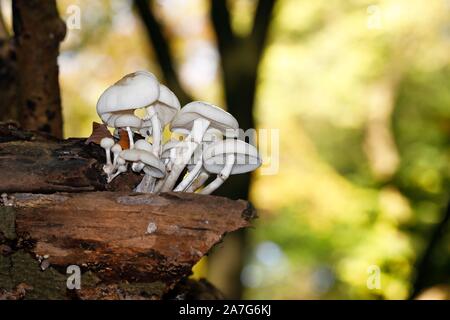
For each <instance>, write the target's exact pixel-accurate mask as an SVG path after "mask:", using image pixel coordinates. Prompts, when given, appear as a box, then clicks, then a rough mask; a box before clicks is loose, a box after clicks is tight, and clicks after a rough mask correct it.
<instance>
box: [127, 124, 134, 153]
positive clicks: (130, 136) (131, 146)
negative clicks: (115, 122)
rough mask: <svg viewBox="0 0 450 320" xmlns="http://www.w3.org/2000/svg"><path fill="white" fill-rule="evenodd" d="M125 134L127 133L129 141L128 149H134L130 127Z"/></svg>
mask: <svg viewBox="0 0 450 320" xmlns="http://www.w3.org/2000/svg"><path fill="white" fill-rule="evenodd" d="M127 133H128V139H129V140H130V149H133V148H134V139H133V132H132V131H131V128H130V127H127Z"/></svg>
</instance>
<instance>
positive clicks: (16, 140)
mask: <svg viewBox="0 0 450 320" xmlns="http://www.w3.org/2000/svg"><path fill="white" fill-rule="evenodd" d="M105 162H106V159H105V151H104V150H103V149H102V148H101V147H100V146H98V145H96V144H92V143H91V144H88V145H86V144H85V139H68V140H58V139H55V138H52V137H49V136H45V135H44V134H41V133H36V132H29V131H23V130H21V129H19V128H17V127H16V126H15V125H14V124H1V123H0V176H1V177H2V179H1V183H0V192H37V193H52V192H58V191H59V192H82V191H95V190H110V191H119V190H122V191H131V190H132V189H133V188H134V186H135V185H137V184H138V183H139V181H140V179H142V177H141V176H140V175H138V174H135V173H132V172H128V173H126V174H122V175H120V176H119V177H117V178H116V179H114V181H113V182H112V183H111V184H106V176H105V175H104V174H103V171H102V168H103V165H104V164H105Z"/></svg>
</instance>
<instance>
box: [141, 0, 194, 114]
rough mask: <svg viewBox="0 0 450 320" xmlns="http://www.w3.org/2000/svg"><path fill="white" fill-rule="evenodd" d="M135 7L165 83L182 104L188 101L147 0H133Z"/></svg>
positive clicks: (189, 98) (164, 39)
mask: <svg viewBox="0 0 450 320" xmlns="http://www.w3.org/2000/svg"><path fill="white" fill-rule="evenodd" d="M134 4H135V7H136V9H137V12H138V14H139V16H140V17H141V19H142V22H143V23H144V26H145V29H146V31H147V35H148V38H149V41H150V42H151V43H152V44H153V49H154V50H155V53H156V57H157V59H158V62H159V66H160V68H161V71H162V73H163V76H164V80H165V81H166V83H167V85H168V86H169V87H170V88H171V90H173V91H174V93H175V94H176V95H177V97H178V99H180V102H181V104H182V105H184V104H186V103H187V102H189V101H190V100H192V99H191V97H190V96H189V95H188V94H187V93H186V92H185V91H184V89H183V88H182V86H181V84H180V82H179V79H178V75H177V73H176V71H175V67H174V63H173V60H172V55H171V53H170V49H169V45H168V41H167V39H166V38H165V37H164V34H163V32H162V27H161V25H160V24H159V22H158V21H157V20H156V17H155V16H154V14H153V12H152V10H151V8H150V4H151V3H150V1H149V0H134Z"/></svg>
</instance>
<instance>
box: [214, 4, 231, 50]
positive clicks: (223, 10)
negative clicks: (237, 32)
mask: <svg viewBox="0 0 450 320" xmlns="http://www.w3.org/2000/svg"><path fill="white" fill-rule="evenodd" d="M210 5H211V20H212V23H213V27H214V30H215V32H216V37H217V45H218V48H219V53H220V55H221V56H222V58H223V57H224V56H226V55H227V54H228V52H229V50H230V48H231V47H232V45H233V44H234V42H235V40H236V39H235V36H234V34H233V30H232V29H231V21H230V11H229V10H228V7H227V3H226V0H211V4H210Z"/></svg>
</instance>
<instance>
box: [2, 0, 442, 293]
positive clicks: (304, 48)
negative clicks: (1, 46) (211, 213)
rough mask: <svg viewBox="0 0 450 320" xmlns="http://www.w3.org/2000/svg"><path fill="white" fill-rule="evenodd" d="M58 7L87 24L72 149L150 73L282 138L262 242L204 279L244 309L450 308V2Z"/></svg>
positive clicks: (258, 186)
mask: <svg viewBox="0 0 450 320" xmlns="http://www.w3.org/2000/svg"><path fill="white" fill-rule="evenodd" d="M211 3H213V4H212V6H211ZM1 4H2V11H3V15H4V17H5V24H6V28H7V29H8V28H9V29H11V19H10V17H11V0H9V1H8V0H3V1H2V2H1ZM57 4H58V8H59V12H60V15H61V17H62V18H63V19H64V20H66V19H70V17H73V15H74V14H76V13H77V10H78V8H79V9H80V11H79V13H80V17H81V20H80V21H81V25H80V28H77V27H76V26H75V27H74V28H70V27H69V28H68V30H67V34H66V37H65V40H64V42H63V43H62V47H61V53H60V56H59V58H58V62H59V67H60V84H61V96H62V105H63V119H64V136H65V137H86V136H88V135H89V134H90V132H91V125H92V121H99V119H98V116H97V114H96V110H95V105H96V102H97V99H98V97H99V96H100V94H101V93H102V92H103V90H104V89H105V88H106V87H107V86H109V85H110V84H112V83H113V82H115V81H116V80H118V79H119V78H121V77H122V76H123V75H125V74H127V73H130V72H133V71H136V70H139V69H146V70H149V71H151V72H153V73H155V74H156V75H158V77H159V78H160V79H163V80H164V82H165V83H167V84H168V86H169V87H170V88H172V89H173V90H174V91H175V93H177V95H178V96H179V98H180V100H182V101H183V102H186V101H187V100H188V99H190V98H192V99H195V100H207V101H211V102H212V103H215V104H217V105H219V106H224V107H227V106H228V109H229V110H230V111H231V112H232V113H233V114H234V115H235V116H236V117H237V119H238V120H239V121H240V122H241V124H243V125H242V127H244V129H247V128H249V127H253V126H255V127H256V128H268V129H279V136H280V143H279V172H278V173H277V174H274V175H262V174H261V172H256V174H255V175H254V176H253V177H252V181H251V184H250V200H251V201H252V203H253V204H254V205H255V207H256V208H257V209H258V212H259V216H260V218H259V219H258V220H257V222H256V224H255V228H253V229H252V230H250V231H249V232H247V233H246V234H241V235H239V236H237V237H236V236H235V239H234V240H233V241H234V242H233V241H232V240H227V241H225V243H224V244H222V245H221V248H220V249H219V250H217V254H216V253H215V254H214V255H213V256H212V257H209V258H208V257H207V258H204V259H203V260H202V261H201V262H200V263H199V265H197V266H196V268H195V273H194V277H207V278H208V279H209V280H210V281H211V282H212V283H213V284H215V285H216V286H218V287H219V288H220V289H222V290H223V291H224V292H225V293H226V294H228V295H229V296H232V297H238V296H240V295H241V296H242V297H243V298H257V299H350V298H351V299H406V298H411V297H418V296H419V297H432V298H446V297H447V298H448V297H449V295H450V287H449V284H450V232H449V228H450V226H449V222H448V221H449V215H450V212H449V211H450V209H448V208H447V209H446V207H447V202H448V199H449V190H450V189H449V186H450V183H449V182H450V165H449V164H450V1H448V0H432V1H423V0H379V1H366V0H334V1H329V0H315V1H306V0H278V1H266V0H261V1H259V2H258V1H256V0H230V1H222V0H217V1H207V0H190V1H183V0H157V1H150V4H149V3H148V2H147V1H140V0H136V1H131V0H98V1H87V0H78V1H76V0H57ZM258 4H259V5H258ZM68 22H69V21H68ZM72 22H73V21H72ZM228 22H229V23H228ZM150 31H153V32H156V33H152V32H150ZM158 31H160V32H159V33H158ZM253 89H255V90H254V92H253ZM239 90H241V91H240V92H239ZM253 93H254V95H253ZM253 100H254V101H253ZM232 106H234V109H233V107H232ZM253 106H254V108H253V109H252V107H253ZM271 147H272V148H275V147H276V146H271ZM261 151H262V153H263V154H270V153H271V151H274V150H261ZM271 160H272V161H275V160H276V159H271ZM247 182H248V181H244V182H243V187H242V188H241V190H238V192H237V191H236V192H235V195H244V197H245V196H246V189H245V188H246V183H247ZM229 186H231V187H232V186H233V184H232V183H230V184H229ZM231 242H233V243H231ZM230 243H231V244H230ZM219 251H221V253H219ZM242 258H243V260H242ZM233 259H234V260H239V259H241V261H238V262H237V264H236V263H235V262H233ZM231 263H235V265H234V266H231V265H230V264H231ZM236 265H237V266H238V269H237V270H238V271H237V273H236V272H235V273H234V275H235V276H234V277H233V276H232V275H233V273H231V276H230V273H229V271H230V270H231V269H233V268H236ZM377 268H379V270H380V272H381V274H380V286H379V287H376V288H373V287H371V286H370V285H369V286H368V283H367V281H368V279H370V277H371V276H373V275H374V273H373V272H375V273H376V270H377ZM236 279H237V280H239V283H238V284H236V281H233V280H236Z"/></svg>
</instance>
